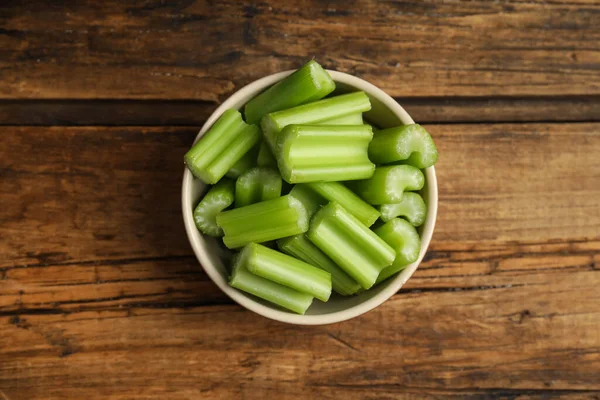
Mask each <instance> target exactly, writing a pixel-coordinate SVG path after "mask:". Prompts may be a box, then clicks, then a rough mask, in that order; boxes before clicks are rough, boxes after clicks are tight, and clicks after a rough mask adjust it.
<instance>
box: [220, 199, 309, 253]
mask: <svg viewBox="0 0 600 400" xmlns="http://www.w3.org/2000/svg"><path fill="white" fill-rule="evenodd" d="M308 222H309V220H308V216H307V214H306V209H305V208H304V206H303V205H302V203H301V202H300V201H298V200H297V199H295V198H294V197H292V196H289V195H287V196H282V197H277V198H275V199H271V200H266V201H261V202H260V203H256V204H252V205H249V206H245V207H240V208H236V209H234V210H229V211H225V212H222V213H219V214H218V215H217V225H218V226H220V227H221V228H222V229H223V232H224V233H225V236H224V237H223V243H225V246H227V247H228V248H230V249H236V248H238V247H242V246H245V245H246V244H248V243H250V242H256V243H261V242H268V241H269V240H275V239H281V238H284V237H287V236H293V235H298V234H300V233H304V232H306V230H307V229H308Z"/></svg>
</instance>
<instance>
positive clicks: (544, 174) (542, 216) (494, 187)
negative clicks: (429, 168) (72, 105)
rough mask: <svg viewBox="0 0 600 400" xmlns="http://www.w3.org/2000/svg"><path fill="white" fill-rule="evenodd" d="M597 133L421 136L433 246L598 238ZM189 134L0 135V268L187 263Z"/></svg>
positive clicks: (513, 128) (444, 130) (90, 131)
mask: <svg viewBox="0 0 600 400" xmlns="http://www.w3.org/2000/svg"><path fill="white" fill-rule="evenodd" d="M599 127H600V125H599V124H558V125H552V124H528V125H510V124H502V125H485V124H482V125H430V126H428V129H429V130H430V131H431V132H432V134H433V135H434V137H435V140H436V143H437V146H438V148H439V150H440V154H441V155H442V156H441V157H440V160H439V163H438V169H437V171H438V181H439V191H440V205H439V218H438V222H437V227H436V233H435V237H434V240H435V241H436V242H440V241H444V242H445V241H474V240H501V241H530V240H548V239H569V238H571V239H572V238H577V239H579V238H593V237H596V236H598V232H600V215H599V214H598V212H597V209H598V198H599V196H600V159H599V158H598V157H597V154H598V152H599V151H600V128H599ZM196 132H197V128H191V127H188V128H186V127H180V128H135V127H122V128H119V127H114V128H102V127H97V128H59V127H50V128H44V127H7V128H5V129H4V139H3V140H2V142H1V143H0V152H2V154H5V156H4V157H3V158H2V159H1V160H0V163H1V164H0V171H1V174H2V176H1V178H2V186H1V195H2V199H3V207H2V210H1V211H0V222H1V223H2V226H3V232H4V235H5V236H6V237H5V239H4V240H3V241H2V242H0V267H13V266H28V265H42V266H43V265H48V264H56V263H69V262H73V261H77V262H80V261H86V262H91V261H97V260H120V259H127V258H152V257H169V256H182V255H190V254H191V251H190V248H189V245H188V243H187V240H186V238H185V234H184V232H183V227H182V223H181V222H180V221H181V218H182V217H181V211H180V205H179V204H180V179H181V175H182V171H183V164H182V156H183V154H184V153H185V150H186V148H187V147H188V146H189V145H190V143H191V142H192V140H193V138H194V136H195V134H196ZM25 161H26V162H25ZM474 171H477V179H473V172H474Z"/></svg>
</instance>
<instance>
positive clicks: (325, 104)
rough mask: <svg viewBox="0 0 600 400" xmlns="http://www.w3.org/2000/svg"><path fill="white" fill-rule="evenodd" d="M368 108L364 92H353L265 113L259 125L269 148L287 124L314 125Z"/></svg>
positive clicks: (368, 103)
mask: <svg viewBox="0 0 600 400" xmlns="http://www.w3.org/2000/svg"><path fill="white" fill-rule="evenodd" d="M370 109H371V102H370V101H369V97H368V96H367V95H366V94H365V92H355V93H349V94H343V95H341V96H335V97H331V98H329V99H324V100H319V101H315V102H314V103H309V104H304V105H302V106H298V107H294V108H289V109H287V110H281V111H277V112H273V113H270V114H267V115H265V116H264V117H263V118H262V119H261V121H260V125H261V127H262V129H263V134H264V136H265V138H266V140H267V143H268V144H269V145H270V146H271V149H275V146H276V145H277V137H278V136H279V133H280V132H281V131H282V130H283V128H285V127H286V126H288V125H292V124H302V125H316V124H319V123H321V122H322V121H326V120H330V119H332V118H339V117H343V116H347V115H350V114H356V113H361V112H363V111H368V110H370Z"/></svg>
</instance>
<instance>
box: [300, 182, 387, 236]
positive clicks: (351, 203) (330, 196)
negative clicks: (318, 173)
mask: <svg viewBox="0 0 600 400" xmlns="http://www.w3.org/2000/svg"><path fill="white" fill-rule="evenodd" d="M306 185H307V186H308V187H309V188H311V189H312V190H314V191H315V192H316V193H318V194H319V195H320V196H321V197H323V198H325V199H327V200H328V201H334V202H336V203H338V204H339V205H341V206H342V207H344V208H345V209H346V210H348V211H349V212H350V213H351V214H352V215H354V216H355V217H356V218H358V220H359V221H360V222H362V223H363V224H365V225H366V226H371V225H373V224H374V223H375V221H377V218H379V215H380V214H379V211H377V210H376V209H375V208H373V207H372V206H371V205H369V204H368V203H366V202H365V201H364V200H363V199H361V198H360V197H358V196H357V195H356V194H355V193H354V192H353V191H352V190H350V189H348V188H347V187H346V186H344V185H343V184H342V183H340V182H312V183H307V184H306Z"/></svg>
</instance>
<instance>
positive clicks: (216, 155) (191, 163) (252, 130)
mask: <svg viewBox="0 0 600 400" xmlns="http://www.w3.org/2000/svg"><path fill="white" fill-rule="evenodd" d="M260 136H261V135H260V129H259V128H258V126H256V125H248V124H246V123H245V122H244V121H243V120H242V115H241V114H240V113H239V112H238V111H237V110H233V109H230V110H227V111H225V112H224V113H223V115H221V117H219V119H218V120H217V122H215V123H214V125H213V126H212V127H211V128H210V129H209V131H208V132H206V134H205V135H204V136H203V137H202V138H200V140H198V141H197V142H196V144H194V146H192V148H191V149H190V150H189V151H188V152H187V153H186V154H185V156H184V157H183V160H184V162H185V164H186V165H187V167H188V168H189V170H190V171H191V172H192V174H193V175H194V176H195V177H196V178H199V179H202V181H204V182H205V183H208V184H215V183H217V182H218V181H219V179H221V178H222V177H223V176H225V173H227V171H229V170H230V169H231V167H233V166H234V165H235V163H237V162H238V161H239V160H240V159H241V158H242V157H243V156H244V154H246V153H247V152H248V151H250V149H251V148H252V147H253V146H254V145H255V144H256V143H258V141H259V140H260Z"/></svg>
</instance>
